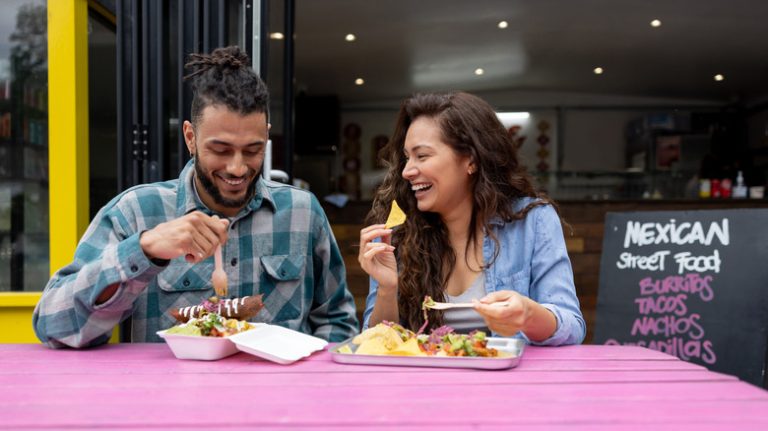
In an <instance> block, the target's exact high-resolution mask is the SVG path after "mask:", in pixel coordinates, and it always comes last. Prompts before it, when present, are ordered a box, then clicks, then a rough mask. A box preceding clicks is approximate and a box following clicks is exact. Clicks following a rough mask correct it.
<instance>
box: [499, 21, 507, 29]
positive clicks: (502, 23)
mask: <svg viewBox="0 0 768 431" xmlns="http://www.w3.org/2000/svg"><path fill="white" fill-rule="evenodd" d="M498 26H499V28H507V27H509V23H508V22H506V21H499V24H498Z"/></svg>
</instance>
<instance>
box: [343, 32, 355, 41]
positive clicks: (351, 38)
mask: <svg viewBox="0 0 768 431" xmlns="http://www.w3.org/2000/svg"><path fill="white" fill-rule="evenodd" d="M355 39H357V37H356V36H355V35H354V34H352V33H349V34H347V35H346V36H344V40H346V41H347V42H354V41H355Z"/></svg>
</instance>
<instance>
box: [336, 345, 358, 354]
mask: <svg viewBox="0 0 768 431" xmlns="http://www.w3.org/2000/svg"><path fill="white" fill-rule="evenodd" d="M338 352H339V353H346V354H348V355H350V354H352V353H354V352H352V349H351V348H350V347H349V344H345V345H343V346H341V347H339V350H338Z"/></svg>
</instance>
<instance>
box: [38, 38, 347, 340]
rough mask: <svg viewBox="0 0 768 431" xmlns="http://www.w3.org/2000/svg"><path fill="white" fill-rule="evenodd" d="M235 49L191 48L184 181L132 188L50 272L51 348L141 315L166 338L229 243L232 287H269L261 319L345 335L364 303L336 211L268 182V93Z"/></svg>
mask: <svg viewBox="0 0 768 431" xmlns="http://www.w3.org/2000/svg"><path fill="white" fill-rule="evenodd" d="M249 64H250V63H249V61H248V57H247V56H246V55H245V54H244V53H243V52H242V51H240V49H239V48H237V47H228V48H219V49H216V50H215V51H213V53H212V54H210V55H201V54H194V55H192V56H191V61H190V62H189V63H188V64H187V67H188V68H190V69H192V70H193V72H192V73H191V74H190V75H189V76H188V77H187V78H189V79H191V81H192V91H193V101H192V119H191V122H190V121H185V122H184V125H183V133H184V139H185V140H186V143H187V148H188V150H189V153H190V155H191V156H192V160H191V161H190V162H189V163H188V164H187V166H186V167H185V168H184V170H183V171H182V172H181V175H180V176H179V178H178V179H176V180H172V181H166V182H162V183H155V184H146V185H140V186H136V187H133V188H131V189H129V190H127V191H125V192H123V193H121V194H120V195H118V196H117V197H115V198H114V199H112V201H110V202H109V203H108V204H107V205H106V206H105V207H103V208H102V209H101V210H100V211H99V213H98V214H97V215H96V217H95V218H94V220H93V221H92V222H91V225H90V227H89V228H88V230H87V231H86V233H85V235H84V236H83V238H82V239H81V241H80V244H79V245H78V247H77V250H76V251H75V259H74V262H72V263H71V264H69V265H67V266H66V267H64V268H62V269H60V270H59V271H58V272H57V273H56V274H54V275H53V277H52V278H51V280H50V281H49V282H48V285H47V286H46V287H45V290H44V291H43V295H42V298H41V299H40V302H39V303H38V304H37V307H36V308H35V312H34V316H33V324H34V328H35V332H36V334H37V336H38V338H40V340H41V341H42V342H43V343H45V344H46V345H48V346H50V347H54V348H56V347H65V346H70V347H85V346H93V345H98V344H103V343H105V342H106V341H107V340H108V339H109V337H110V334H111V332H112V330H113V328H114V327H115V326H116V325H117V324H118V323H119V322H121V321H122V320H124V319H126V318H127V317H129V316H131V317H132V328H131V336H132V340H133V341H135V342H146V341H159V340H160V339H159V337H158V336H157V335H156V331H158V330H162V329H166V328H168V327H170V326H173V324H174V323H175V322H174V320H173V318H172V317H171V315H170V313H169V312H170V310H172V309H174V308H177V307H185V306H189V305H197V304H199V303H201V302H202V301H203V300H204V299H206V298H208V297H210V296H212V295H214V292H213V289H212V284H211V273H212V272H213V259H212V258H211V256H212V255H213V253H214V251H215V250H216V248H217V247H218V246H219V245H221V248H222V254H223V260H224V267H225V271H226V273H227V277H228V287H229V289H228V290H229V292H228V295H229V296H231V297H243V296H246V295H254V294H263V301H264V308H263V309H262V310H261V311H260V312H259V314H258V315H257V316H256V317H255V319H254V320H255V321H260V322H268V323H273V324H277V325H281V326H285V327H287V328H290V329H294V330H298V331H302V332H305V333H309V334H313V335H315V336H318V337H321V338H324V339H327V340H329V341H340V340H343V339H345V338H347V337H349V336H351V335H354V334H355V333H356V332H357V320H356V318H355V305H354V301H353V298H352V296H351V295H350V293H349V291H348V290H347V286H346V281H345V270H344V263H343V260H342V258H341V255H340V253H339V249H338V246H337V244H336V240H335V239H334V237H333V234H332V232H331V230H330V227H329V224H328V220H327V218H326V216H325V213H324V212H323V210H322V208H321V207H320V204H319V203H318V201H317V199H316V198H315V197H314V196H313V195H312V194H310V193H308V192H306V191H303V190H300V189H297V188H294V187H290V186H286V185H283V184H279V183H275V182H271V181H266V180H263V179H260V176H261V175H260V174H261V170H262V163H263V161H264V151H265V147H266V142H267V139H268V131H269V124H268V121H267V113H268V99H269V96H268V93H267V88H266V86H265V85H264V83H263V82H262V81H261V79H260V78H259V77H258V76H257V75H256V74H255V73H254V72H253V70H251V69H250V67H249V66H248V65H249Z"/></svg>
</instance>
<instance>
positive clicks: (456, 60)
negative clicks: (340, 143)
mask: <svg viewBox="0 0 768 431" xmlns="http://www.w3.org/2000/svg"><path fill="white" fill-rule="evenodd" d="M281 3H282V2H272V6H271V7H272V9H273V16H272V18H271V19H272V23H273V24H272V28H271V30H280V28H279V27H278V26H281V24H282V21H280V20H281V19H282V18H279V17H278V18H277V19H276V17H275V13H277V14H279V13H280V12H281V11H280V10H279V9H280V8H281V7H282V4H281ZM654 18H657V19H660V20H661V21H662V25H661V27H658V28H652V27H651V26H650V21H651V20H652V19H654ZM501 20H506V21H508V23H509V27H508V28H506V29H504V30H501V29H499V28H497V23H498V22H499V21H501ZM275 23H279V24H275ZM347 33H354V34H355V35H356V36H357V40H356V41H355V42H352V43H348V42H345V41H344V36H345V35H346V34H347ZM282 43H283V42H280V41H272V42H271V45H270V59H269V61H270V64H271V66H272V69H271V71H270V75H271V77H273V78H275V73H278V72H279V69H275V68H279V67H280V62H281V61H282V56H281V54H280V51H281V48H282V47H281V44H282ZM766 54H768V0H476V1H471V0H386V1H375V0H296V52H295V64H296V88H297V89H298V90H299V91H305V92H307V93H308V94H311V95H327V94H336V95H338V96H339V97H340V98H341V100H342V103H343V104H344V105H346V106H350V105H355V104H364V103H377V102H382V101H391V100H399V99H401V98H402V97H404V96H407V95H408V94H411V93H412V92H414V91H429V90H447V89H462V90H466V91H472V92H478V93H494V92H506V91H511V92H527V93H531V94H536V93H539V92H554V93H590V94H599V95H632V96H651V97H663V98H684V99H701V100H709V101H718V102H720V101H722V102H734V101H744V102H746V103H753V102H755V101H756V100H760V99H761V98H763V97H764V96H766V95H768V55H766ZM596 66H601V67H603V68H604V69H605V73H604V74H603V75H600V76H598V75H595V74H594V73H593V72H592V70H593V68H594V67H596ZM478 67H481V68H483V69H484V70H485V74H484V75H482V76H476V75H475V74H474V73H473V71H474V70H475V69H476V68H478ZM272 70H275V72H272ZM718 73H720V74H723V75H724V76H725V80H724V81H722V82H715V81H714V79H713V77H714V75H715V74H718ZM358 77H362V78H363V79H364V80H365V85H363V86H356V85H355V84H354V80H355V79H356V78H358ZM268 79H269V78H268ZM270 86H272V87H273V89H277V88H276V87H275V86H274V81H273V82H272V83H271V84H270ZM276 96H278V97H279V94H276Z"/></svg>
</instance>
